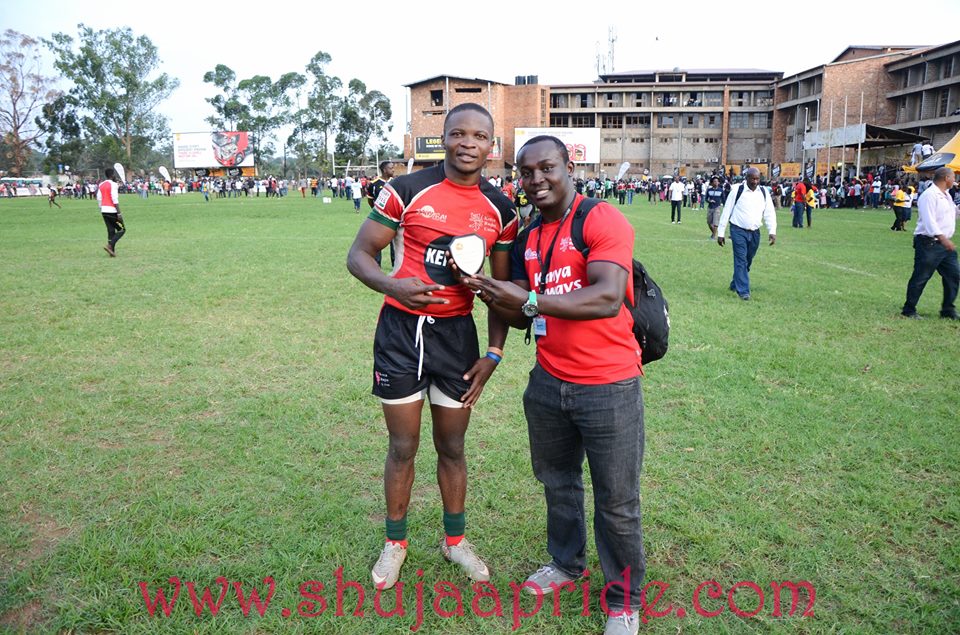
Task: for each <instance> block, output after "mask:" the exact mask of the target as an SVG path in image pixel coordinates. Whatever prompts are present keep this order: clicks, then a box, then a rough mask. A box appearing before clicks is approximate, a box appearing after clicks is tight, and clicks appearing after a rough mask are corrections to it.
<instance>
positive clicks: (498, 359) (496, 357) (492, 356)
mask: <svg viewBox="0 0 960 635" xmlns="http://www.w3.org/2000/svg"><path fill="white" fill-rule="evenodd" d="M487 357H489V358H490V359H492V360H493V361H494V363H495V364H499V363H500V362H501V361H503V358H502V357H500V356H499V355H497V354H496V353H492V352H490V351H487Z"/></svg>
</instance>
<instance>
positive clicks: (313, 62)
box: [298, 51, 343, 174]
mask: <svg viewBox="0 0 960 635" xmlns="http://www.w3.org/2000/svg"><path fill="white" fill-rule="evenodd" d="M331 59H333V58H331V57H330V55H329V54H328V53H325V52H323V51H317V53H316V54H315V55H314V56H313V57H312V58H310V61H309V62H308V63H307V76H308V77H309V78H310V80H311V82H312V86H311V88H310V93H309V94H308V96H307V107H306V109H305V110H304V111H302V113H301V114H302V118H301V120H300V121H298V125H302V126H303V130H304V131H305V132H306V138H307V139H314V140H318V141H319V144H315V145H314V147H313V148H312V150H313V151H314V154H316V155H318V159H319V163H320V165H322V166H325V165H330V170H329V173H330V174H332V173H333V164H332V162H330V163H329V164H328V159H329V158H330V154H329V150H330V146H331V144H330V138H331V135H333V134H334V132H335V130H336V126H337V122H338V121H339V119H340V110H341V108H342V104H343V102H342V99H341V98H340V97H339V96H338V95H337V93H338V92H339V91H340V89H341V88H342V87H343V82H342V81H340V78H339V77H337V76H335V75H327V71H326V66H327V64H329V63H330V61H331ZM317 146H319V147H317ZM308 151H309V150H308Z"/></svg>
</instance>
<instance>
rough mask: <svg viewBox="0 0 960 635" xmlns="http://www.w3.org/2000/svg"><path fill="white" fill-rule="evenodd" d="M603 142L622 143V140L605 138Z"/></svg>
mask: <svg viewBox="0 0 960 635" xmlns="http://www.w3.org/2000/svg"><path fill="white" fill-rule="evenodd" d="M603 142H604V143H619V142H620V139H617V138H616V137H604V138H603Z"/></svg>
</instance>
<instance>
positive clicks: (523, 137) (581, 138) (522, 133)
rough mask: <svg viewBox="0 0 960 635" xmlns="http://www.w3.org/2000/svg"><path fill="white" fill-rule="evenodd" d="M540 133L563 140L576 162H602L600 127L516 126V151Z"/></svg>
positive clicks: (571, 158)
mask: <svg viewBox="0 0 960 635" xmlns="http://www.w3.org/2000/svg"><path fill="white" fill-rule="evenodd" d="M539 135H551V136H553V137H557V138H558V139H560V141H563V142H564V143H565V144H566V146H567V152H569V153H570V160H571V161H573V162H574V163H600V128H516V129H514V131H513V141H514V144H513V147H514V152H519V151H520V148H522V147H523V144H524V143H526V142H527V141H528V140H530V139H532V138H533V137H536V136H539ZM514 162H516V156H514Z"/></svg>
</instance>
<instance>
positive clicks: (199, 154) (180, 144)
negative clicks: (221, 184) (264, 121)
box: [173, 132, 253, 170]
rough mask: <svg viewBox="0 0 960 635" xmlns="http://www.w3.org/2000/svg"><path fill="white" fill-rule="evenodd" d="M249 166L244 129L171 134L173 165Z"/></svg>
mask: <svg viewBox="0 0 960 635" xmlns="http://www.w3.org/2000/svg"><path fill="white" fill-rule="evenodd" d="M240 166H244V167H253V147H252V146H251V145H250V135H249V133H247V132H178V133H176V134H174V135H173V167H175V168H177V169H178V170H183V169H195V168H219V167H224V168H233V167H240Z"/></svg>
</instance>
